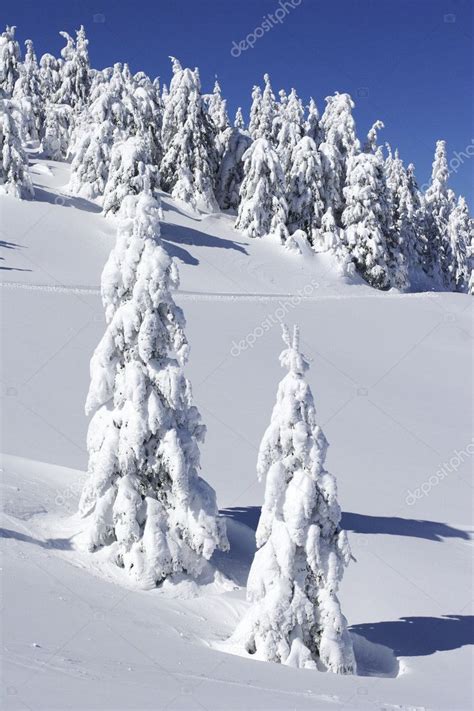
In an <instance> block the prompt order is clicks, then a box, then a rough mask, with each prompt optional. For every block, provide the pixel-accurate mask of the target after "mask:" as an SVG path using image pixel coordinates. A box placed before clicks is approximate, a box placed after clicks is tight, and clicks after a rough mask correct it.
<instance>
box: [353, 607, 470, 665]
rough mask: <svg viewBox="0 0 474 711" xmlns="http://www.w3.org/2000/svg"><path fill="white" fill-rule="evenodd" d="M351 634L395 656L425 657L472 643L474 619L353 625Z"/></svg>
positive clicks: (453, 617) (460, 617)
mask: <svg viewBox="0 0 474 711" xmlns="http://www.w3.org/2000/svg"><path fill="white" fill-rule="evenodd" d="M350 631H351V632H354V633H356V634H358V635H361V636H362V637H365V639H367V640H368V641H369V642H373V643H375V644H382V645H384V646H385V647H389V648H390V649H392V650H393V652H394V654H395V655H396V656H397V657H424V656H427V655H429V654H434V653H435V652H446V651H448V650H452V649H459V647H464V646H465V645H468V644H474V617H473V616H472V615H443V616H442V617H402V618H400V619H399V620H395V621H391V622H371V623H366V624H362V625H353V626H352V627H351V628H350Z"/></svg>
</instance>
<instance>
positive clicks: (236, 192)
mask: <svg viewBox="0 0 474 711" xmlns="http://www.w3.org/2000/svg"><path fill="white" fill-rule="evenodd" d="M251 143H252V139H251V138H250V136H249V135H248V133H247V132H246V131H243V130H242V129H240V128H228V129H227V130H226V131H224V133H223V135H222V146H223V152H222V160H221V163H220V166H219V170H218V173H217V179H216V198H217V202H218V203H219V207H220V208H221V210H229V209H231V210H237V208H238V206H239V200H240V186H241V185H242V181H243V179H244V163H243V155H244V153H245V151H246V150H247V148H248V147H249V146H250V144H251Z"/></svg>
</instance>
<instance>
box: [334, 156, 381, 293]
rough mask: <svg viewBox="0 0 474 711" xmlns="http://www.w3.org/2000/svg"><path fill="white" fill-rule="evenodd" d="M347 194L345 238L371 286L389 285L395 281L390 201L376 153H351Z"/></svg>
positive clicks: (362, 273) (360, 270) (379, 287)
mask: <svg viewBox="0 0 474 711" xmlns="http://www.w3.org/2000/svg"><path fill="white" fill-rule="evenodd" d="M344 198H345V203H346V207H345V209H344V212H343V214H342V222H343V225H344V227H345V240H346V244H347V248H348V250H349V252H350V254H351V258H352V259H353V261H354V263H355V265H356V268H357V271H358V272H359V273H360V274H361V276H362V277H363V278H364V279H365V280H366V281H367V282H368V283H369V284H370V285H371V286H374V287H375V288H377V289H388V288H389V287H390V286H393V285H394V283H393V281H392V276H394V275H392V274H391V269H390V265H389V261H390V254H389V245H388V230H389V205H388V201H387V199H386V193H385V188H384V174H383V165H382V164H381V161H380V160H379V157H378V156H377V155H374V154H372V153H359V154H358V155H353V156H352V157H351V159H350V160H349V163H348V169H347V184H346V187H345V188H344Z"/></svg>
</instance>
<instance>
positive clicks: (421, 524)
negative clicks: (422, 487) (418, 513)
mask: <svg viewBox="0 0 474 711" xmlns="http://www.w3.org/2000/svg"><path fill="white" fill-rule="evenodd" d="M342 528H344V529H345V530H346V531H354V533H383V534H385V535H388V536H410V537H411V538H424V539H425V540H427V541H442V540H443V539H445V538H463V539H465V540H470V535H469V533H467V531H461V530H459V529H457V528H453V527H452V526H448V525H447V524H446V523H439V522H438V521H419V520H417V519H411V518H399V517H398V516H368V515H366V514H357V513H349V512H348V511H344V512H343V514H342Z"/></svg>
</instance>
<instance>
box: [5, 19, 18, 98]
mask: <svg viewBox="0 0 474 711" xmlns="http://www.w3.org/2000/svg"><path fill="white" fill-rule="evenodd" d="M15 30H16V27H10V26H9V25H7V26H6V28H5V32H2V34H1V35H0V99H2V98H10V97H11V96H12V94H13V89H14V87H15V82H16V80H17V79H18V77H19V76H20V69H19V64H20V57H21V52H20V45H19V44H18V42H17V41H16V39H15Z"/></svg>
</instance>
